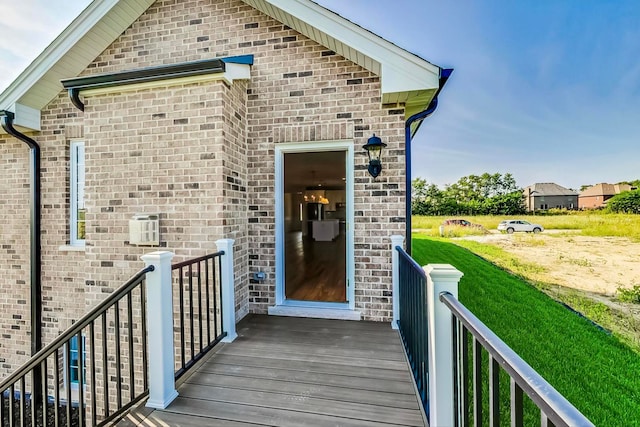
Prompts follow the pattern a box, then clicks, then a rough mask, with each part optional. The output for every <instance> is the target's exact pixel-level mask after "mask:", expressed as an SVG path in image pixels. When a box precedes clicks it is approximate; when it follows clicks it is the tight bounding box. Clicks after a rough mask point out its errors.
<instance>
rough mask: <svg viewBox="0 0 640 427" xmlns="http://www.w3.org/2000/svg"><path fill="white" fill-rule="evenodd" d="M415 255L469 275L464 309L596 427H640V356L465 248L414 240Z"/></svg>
mask: <svg viewBox="0 0 640 427" xmlns="http://www.w3.org/2000/svg"><path fill="white" fill-rule="evenodd" d="M412 255H413V257H414V259H415V260H416V261H417V262H418V263H419V264H420V265H426V264H429V263H446V264H452V265H453V266H454V267H456V268H457V269H458V270H460V271H462V272H463V273H464V277H463V278H462V280H461V282H460V289H459V297H460V300H461V301H462V303H463V304H465V306H467V307H468V308H469V309H470V310H471V311H472V312H473V313H474V314H475V315H476V316H477V317H478V318H479V319H480V320H482V321H483V322H484V323H485V324H486V325H487V326H488V327H489V328H491V329H492V330H493V331H494V332H495V333H496V334H497V335H498V336H499V337H500V338H502V339H503V340H504V341H505V342H506V343H507V344H508V345H509V346H511V347H512V348H513V349H514V350H515V351H516V352H517V353H518V354H519V355H520V356H521V357H522V358H523V359H524V360H525V361H527V362H528V363H529V364H530V365H531V366H532V367H533V368H534V369H535V370H537V371H538V372H539V373H540V374H541V375H542V376H543V377H544V378H545V379H546V380H547V381H549V382H550V383H551V384H552V385H553V386H554V387H555V388H556V389H557V390H558V391H559V392H560V393H562V394H563V395H564V396H565V397H566V398H567V399H568V400H569V401H570V402H571V403H573V404H574V405H575V406H576V407H577V408H578V409H579V410H580V411H581V412H582V413H583V414H585V415H586V416H587V417H588V418H589V419H590V420H591V421H592V422H593V423H594V424H595V425H597V426H615V427H618V426H629V427H631V426H640V356H638V354H637V353H635V352H633V351H632V350H631V349H630V348H629V347H627V346H625V345H624V344H622V343H621V342H620V341H618V339H617V338H615V337H614V336H612V335H609V334H607V333H605V332H603V331H602V330H601V329H599V328H597V327H596V326H594V325H593V324H592V323H591V322H590V321H588V320H586V319H584V318H582V317H580V316H578V315H576V314H575V313H573V312H571V311H569V310H568V309H566V308H565V307H563V306H562V305H560V304H559V303H557V302H555V301H554V300H552V299H550V298H549V297H548V296H546V295H545V294H543V293H542V292H540V291H539V290H537V289H535V288H533V287H532V286H530V285H528V284H527V283H526V282H524V281H523V280H521V279H519V278H517V277H515V276H513V275H511V274H509V273H508V272H506V271H504V270H502V269H500V268H499V267H496V266H494V265H493V264H491V263H489V262H487V261H485V260H483V259H481V258H479V257H478V256H476V255H474V254H473V253H471V252H469V251H468V250H466V249H464V248H461V247H459V246H456V245H453V244H451V243H446V242H441V241H436V240H433V239H430V238H429V237H426V236H420V235H414V237H413V254H412ZM502 388H503V389H504V388H506V387H502ZM504 421H506V420H504ZM537 422H538V425H539V419H538V420H537Z"/></svg>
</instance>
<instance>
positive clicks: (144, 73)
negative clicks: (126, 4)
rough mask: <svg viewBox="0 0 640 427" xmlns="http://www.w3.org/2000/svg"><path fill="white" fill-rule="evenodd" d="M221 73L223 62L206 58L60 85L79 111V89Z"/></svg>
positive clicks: (81, 108)
mask: <svg viewBox="0 0 640 427" xmlns="http://www.w3.org/2000/svg"><path fill="white" fill-rule="evenodd" d="M242 58H244V57H242ZM224 71H225V61H224V60H223V59H218V58H216V59H206V60H203V61H191V62H182V63H179V64H171V65H160V66H154V67H146V68H139V69H136V70H129V71H118V72H115V73H106V74H97V75H93V76H86V77H74V78H70V79H64V80H61V82H62V86H63V87H64V88H65V89H67V91H68V92H69V97H70V98H71V102H72V103H73V105H75V106H76V107H77V108H78V109H79V110H81V111H84V103H83V102H82V101H81V100H80V98H79V95H80V91H82V90H89V89H101V88H107V87H115V86H124V85H130V84H136V83H147V82H154V81H159V80H167V79H177V78H182V77H191V76H201V75H206V74H216V73H224Z"/></svg>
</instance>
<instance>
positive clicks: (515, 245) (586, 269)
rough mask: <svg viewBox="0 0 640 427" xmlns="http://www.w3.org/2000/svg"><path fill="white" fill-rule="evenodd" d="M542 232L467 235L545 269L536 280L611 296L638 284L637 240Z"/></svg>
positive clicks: (639, 276)
mask: <svg viewBox="0 0 640 427" xmlns="http://www.w3.org/2000/svg"><path fill="white" fill-rule="evenodd" d="M553 231H554V232H549V231H545V232H544V233H541V234H536V235H533V234H527V233H515V234H501V233H499V232H492V233H490V234H487V235H484V236H469V237H465V238H466V239H472V240H476V241H479V242H483V243H491V244H494V245H496V246H499V247H501V248H503V249H504V250H506V251H508V252H509V253H512V254H514V255H516V256H517V257H518V258H519V259H520V260H521V261H523V262H528V263H532V264H537V265H540V266H542V267H544V268H545V270H546V271H545V272H542V273H537V274H536V276H537V277H535V279H537V280H541V281H544V282H547V283H553V284H557V285H560V286H563V287H566V288H572V289H578V290H581V291H586V292H588V293H595V294H599V295H602V296H608V297H611V296H613V295H614V294H615V293H616V291H617V289H618V288H619V287H624V288H631V287H633V285H640V243H634V242H631V241H630V240H628V239H624V238H619V237H588V236H578V235H572V234H571V233H566V232H565V233H563V232H555V230H553Z"/></svg>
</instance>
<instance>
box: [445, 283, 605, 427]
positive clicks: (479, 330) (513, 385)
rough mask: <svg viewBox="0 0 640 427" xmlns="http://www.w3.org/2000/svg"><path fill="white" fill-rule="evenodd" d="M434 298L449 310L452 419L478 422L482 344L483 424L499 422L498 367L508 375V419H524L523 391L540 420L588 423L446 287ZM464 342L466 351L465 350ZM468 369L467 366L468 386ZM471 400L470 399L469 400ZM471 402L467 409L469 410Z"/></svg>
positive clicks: (518, 421) (571, 426)
mask: <svg viewBox="0 0 640 427" xmlns="http://www.w3.org/2000/svg"><path fill="white" fill-rule="evenodd" d="M439 300H440V302H441V303H443V304H444V305H445V306H446V307H447V308H448V309H449V310H450V311H451V313H452V315H453V324H452V335H451V337H452V342H453V349H454V350H453V351H454V358H453V360H454V366H453V371H454V373H457V374H456V375H455V378H456V381H455V383H454V402H455V406H456V410H455V417H456V425H465V426H466V425H470V424H469V419H470V416H473V420H474V424H475V425H482V420H483V418H484V417H485V414H484V413H483V407H482V395H483V389H482V386H481V385H482V370H483V369H482V359H483V358H482V349H483V348H484V349H485V350H486V351H487V353H488V360H487V365H488V382H489V408H488V409H489V424H490V425H500V380H499V374H500V369H501V368H502V369H503V370H504V371H505V372H506V373H507V374H508V375H509V378H510V405H509V406H510V418H511V425H514V426H522V425H524V414H523V392H524V393H526V394H527V396H529V398H530V399H531V400H532V401H533V403H534V404H535V405H536V406H537V407H538V408H539V409H540V425H541V426H544V427H546V426H557V427H560V426H566V427H575V426H592V425H593V424H592V423H591V422H590V421H589V420H588V419H587V418H586V417H585V416H584V415H582V413H580V411H578V410H577V409H576V408H575V407H574V406H573V405H572V404H571V403H570V402H569V401H568V400H567V399H565V398H564V396H562V395H561V394H560V393H558V391H556V389H554V388H553V386H551V384H549V383H548V382H547V381H546V380H545V379H544V378H542V376H540V374H538V373H537V372H536V371H535V370H534V369H533V368H532V367H531V366H529V365H528V364H527V363H526V362H525V361H524V360H522V358H521V357H520V356H518V355H517V354H516V352H515V351H513V350H512V349H511V348H510V347H509V346H507V345H506V344H505V343H504V342H503V341H502V340H501V339H500V338H498V336H497V335H496V334H495V333H494V332H493V331H491V330H490V329H489V328H488V327H486V326H485V325H484V324H483V323H482V322H481V321H480V320H479V319H478V318H477V317H476V316H474V315H473V313H471V311H469V309H467V308H466V307H465V306H464V305H462V304H461V303H460V301H458V300H457V299H456V298H455V297H454V296H453V295H452V294H450V293H449V292H442V293H440V295H439ZM469 345H471V349H472V351H471V352H469ZM469 372H472V375H471V376H472V377H473V378H472V379H471V383H472V384H473V386H471V383H470V378H469V374H468V373H469ZM470 400H473V405H470V403H469V402H470ZM472 408H473V410H472Z"/></svg>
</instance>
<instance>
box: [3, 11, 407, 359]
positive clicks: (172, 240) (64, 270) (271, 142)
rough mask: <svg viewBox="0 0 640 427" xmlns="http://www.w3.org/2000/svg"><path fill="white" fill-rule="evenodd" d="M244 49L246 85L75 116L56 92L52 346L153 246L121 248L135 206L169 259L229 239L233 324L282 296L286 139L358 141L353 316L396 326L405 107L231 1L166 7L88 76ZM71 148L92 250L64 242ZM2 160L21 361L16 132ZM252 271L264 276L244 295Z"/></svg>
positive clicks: (120, 103)
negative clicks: (370, 146)
mask: <svg viewBox="0 0 640 427" xmlns="http://www.w3.org/2000/svg"><path fill="white" fill-rule="evenodd" d="M246 54H252V55H254V60H255V63H254V65H253V66H252V70H251V80H250V81H248V82H235V83H234V84H233V85H231V86H229V85H228V84H226V83H223V82H221V81H217V82H209V83H198V84H191V85H183V86H168V87H162V88H155V89H145V90H139V91H134V92H122V93H112V94H107V95H100V96H90V97H87V98H86V99H85V102H86V111H85V112H84V113H81V112H79V111H77V110H76V109H74V107H73V106H72V105H71V103H70V102H69V100H68V99H67V96H66V94H65V93H61V94H60V96H59V97H58V98H56V99H55V100H54V101H52V103H51V104H50V105H49V106H48V107H47V108H46V109H45V110H44V111H43V130H42V132H40V133H39V134H37V135H34V138H35V139H36V140H38V142H40V143H41V145H42V146H43V251H44V255H43V281H44V294H45V301H44V310H45V342H48V341H50V340H51V339H52V337H54V336H56V335H57V334H58V333H59V332H60V331H61V330H63V329H65V328H66V327H67V326H68V325H69V324H70V323H71V321H72V319H77V318H78V316H79V314H81V313H83V312H85V311H86V310H87V309H88V308H89V307H91V306H93V305H95V303H96V302H97V301H98V300H101V299H103V298H104V296H105V295H106V294H107V293H108V292H110V291H111V290H112V289H114V288H115V287H116V286H119V285H120V284H121V283H123V282H124V281H125V280H126V279H127V278H128V277H129V276H130V275H131V274H132V273H133V272H135V271H137V270H138V269H139V268H140V267H141V265H142V263H141V262H140V261H139V256H140V255H141V254H142V253H144V252H146V251H148V249H149V248H144V247H137V246H132V245H129V244H128V243H127V241H128V228H127V224H128V223H127V221H128V219H129V218H130V217H131V215H133V214H135V213H139V212H145V213H160V215H161V216H160V218H161V236H162V237H161V240H162V242H163V246H164V248H166V249H167V250H172V251H175V252H176V254H177V255H178V257H177V260H180V259H183V258H186V257H192V256H197V255H202V254H204V253H205V252H209V251H211V250H212V249H215V240H217V239H219V238H222V237H231V238H234V239H235V240H236V246H235V247H236V249H235V256H236V276H237V279H238V286H237V290H236V292H237V295H236V300H237V308H238V317H241V316H243V315H244V314H245V313H247V312H249V311H251V312H258V313H264V312H266V310H267V307H268V306H270V305H273V304H274V302H275V236H274V230H275V206H274V203H275V197H274V191H275V185H274V180H275V170H274V167H275V164H274V157H273V154H274V151H275V144H277V143H282V142H304V141H329V140H352V141H353V144H354V146H355V153H356V158H355V176H354V179H355V224H354V230H355V267H356V271H355V279H356V283H355V286H356V308H357V309H359V310H361V311H362V313H363V315H364V318H365V319H370V320H389V318H390V316H391V312H390V310H391V306H390V296H389V295H390V289H391V278H390V270H391V268H390V262H391V260H390V248H391V246H390V242H389V240H388V237H389V236H390V235H391V234H403V231H404V227H405V224H404V192H405V187H404V177H403V173H404V147H403V144H404V127H403V126H404V108H403V106H401V105H399V106H398V105H392V106H382V105H381V93H380V80H379V78H378V77H377V76H376V75H373V74H372V73H370V72H369V71H367V70H364V69H363V68H361V67H360V66H358V65H355V64H353V63H352V62H350V61H348V60H346V59H344V58H342V57H340V56H339V55H336V54H335V53H334V52H331V51H330V50H328V49H327V48H325V47H323V46H321V45H319V44H317V43H316V42H314V41H311V40H309V39H307V38H306V37H304V36H302V35H300V34H298V33H296V32H295V31H293V30H291V29H290V28H288V27H286V26H284V25H282V24H281V23H278V22H277V21H275V20H273V19H271V18H269V17H268V16H266V15H263V14H262V13H261V12H259V11H256V10H254V9H252V8H251V7H249V6H247V5H246V4H244V3H243V2H241V1H239V0H224V1H216V2H212V1H203V0H183V1H176V0H159V1H157V2H156V3H155V4H154V5H153V6H152V7H150V8H149V9H148V10H147V12H146V13H145V14H143V16H142V17H141V18H140V19H139V20H138V21H136V22H135V23H134V24H133V25H132V26H131V27H130V28H129V29H127V30H126V31H125V32H124V33H123V34H122V35H121V36H120V37H119V38H118V39H117V40H116V41H115V42H114V43H113V44H112V45H111V46H110V47H108V48H107V49H106V50H105V51H104V52H103V53H102V54H101V55H100V56H99V57H98V58H96V60H95V61H94V62H93V63H92V64H91V65H90V66H89V67H88V68H87V69H86V70H85V71H84V72H83V73H82V74H83V75H90V74H95V73H103V72H114V71H119V70H130V69H134V68H139V67H145V66H153V65H160V64H168V63H178V62H184V61H192V60H199V59H209V58H214V57H226V56H234V55H246ZM70 77H71V76H70ZM374 132H375V133H376V135H378V136H380V137H381V138H382V139H383V140H384V141H385V142H386V143H387V144H388V147H387V149H386V150H385V152H384V158H383V166H384V171H383V173H382V175H381V176H380V177H378V178H377V179H376V180H374V179H372V178H371V177H370V176H369V175H368V173H367V170H366V163H367V158H366V154H365V152H364V151H363V150H362V149H361V148H360V147H361V146H362V145H363V144H364V143H366V140H367V138H368V137H369V136H371V134H372V133H374ZM74 139H82V140H84V141H85V144H86V153H87V159H86V164H87V177H86V181H87V188H86V195H87V200H86V202H87V247H86V251H85V252H73V251H67V250H61V249H60V246H64V245H65V244H66V243H68V241H69V232H68V218H69V195H68V186H69V178H68V176H69V170H68V168H69V144H70V142H71V141H72V140H74ZM0 151H1V153H0V154H1V157H0V165H2V168H3V171H2V173H3V176H7V177H11V178H8V179H9V181H7V180H4V179H3V181H2V189H1V191H2V192H3V194H2V196H3V197H2V200H1V201H0V203H2V209H3V211H4V213H5V215H4V217H5V218H10V219H9V220H7V221H6V222H5V223H4V224H3V225H2V227H3V228H2V236H3V241H2V252H1V253H0V257H2V259H1V261H4V262H3V263H2V266H0V268H2V269H3V270H6V272H5V271H3V282H2V283H1V284H0V286H2V287H3V288H2V289H3V291H5V292H3V299H2V300H0V301H2V304H3V310H2V313H0V322H1V325H2V327H3V330H4V331H7V330H12V327H14V328H15V327H20V328H21V329H20V331H21V333H20V334H14V333H13V332H11V334H12V337H11V338H10V339H11V340H12V341H10V347H11V349H12V350H11V351H12V352H13V351H14V349H15V350H16V351H22V352H24V351H25V350H24V349H25V348H26V349H28V337H26V336H25V334H24V331H23V330H24V328H25V326H26V325H25V321H27V320H26V319H28V314H27V313H28V311H27V309H28V307H27V306H26V305H25V304H19V302H24V300H25V299H27V303H28V281H29V278H28V238H27V239H25V233H26V231H23V230H28V221H27V212H28V206H27V201H28V188H26V184H27V183H28V172H27V170H26V166H25V165H26V164H27V156H28V151H27V149H26V147H24V146H23V144H22V143H19V142H17V141H15V140H13V139H11V140H7V141H4V142H0ZM13 213H15V215H12V214H13ZM11 266H15V268H13V267H11ZM259 270H261V271H265V272H266V273H267V278H268V279H267V280H266V281H265V282H263V283H261V284H252V285H251V288H249V285H248V277H249V275H250V274H251V273H252V272H254V271H259ZM27 305H28V304H27ZM14 316H15V317H14ZM14 330H15V329H14ZM14 335H15V337H14ZM7 339H9V338H7ZM19 341H25V342H27V347H24V345H20V344H19ZM6 342H7V343H9V341H6ZM4 343H5V340H3V344H2V345H5V344H4ZM7 345H9V344H6V345H5V348H6V346H7ZM20 349H22V350H20ZM4 353H7V351H6V350H5V351H4ZM7 357H10V356H7V355H6V354H3V352H0V358H7ZM17 358H19V357H18V356H16V358H15V359H11V360H17ZM12 363H14V362H9V364H12Z"/></svg>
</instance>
